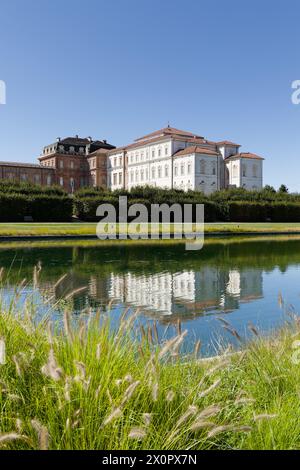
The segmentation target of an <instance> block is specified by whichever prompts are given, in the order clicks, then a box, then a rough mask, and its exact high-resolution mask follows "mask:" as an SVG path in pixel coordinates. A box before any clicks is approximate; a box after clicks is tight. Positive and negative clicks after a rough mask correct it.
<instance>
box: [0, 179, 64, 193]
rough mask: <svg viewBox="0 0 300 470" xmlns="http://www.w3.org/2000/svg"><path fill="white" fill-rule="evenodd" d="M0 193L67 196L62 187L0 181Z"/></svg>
mask: <svg viewBox="0 0 300 470" xmlns="http://www.w3.org/2000/svg"><path fill="white" fill-rule="evenodd" d="M0 193H5V194H27V195H29V196H30V195H37V194H43V195H46V196H65V195H66V194H67V193H66V191H65V190H64V189H63V188H62V187H61V186H41V185H38V184H33V183H27V182H17V181H9V180H0Z"/></svg>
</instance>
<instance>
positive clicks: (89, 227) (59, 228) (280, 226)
mask: <svg viewBox="0 0 300 470" xmlns="http://www.w3.org/2000/svg"><path fill="white" fill-rule="evenodd" d="M205 233H206V234H207V235H217V234H232V235H236V234H247V233H252V234H268V233H269V234H276V233H277V234H285V233H286V234H289V233H300V223H230V222H228V223H207V224H205ZM95 234H96V223H88V222H81V223H0V237H43V236H53V237H63V236H80V237H82V236H83V237H84V236H86V237H94V236H95Z"/></svg>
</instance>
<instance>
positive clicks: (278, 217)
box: [74, 191, 300, 222]
mask: <svg viewBox="0 0 300 470" xmlns="http://www.w3.org/2000/svg"><path fill="white" fill-rule="evenodd" d="M136 194H137V192H133V193H132V194H130V195H129V196H128V206H130V205H131V204H144V205H145V206H146V207H147V208H148V213H149V214H150V211H151V204H159V205H161V204H164V203H165V204H168V205H170V206H171V205H173V204H180V205H181V206H182V210H183V206H184V204H193V206H194V211H193V217H194V220H195V212H196V211H195V207H196V204H204V206H205V222H218V221H219V222H222V221H230V222H266V221H271V222H300V202H290V201H288V200H285V201H265V202H264V201H260V200H258V201H236V200H230V199H229V200H227V201H220V200H216V201H214V200H212V199H208V198H205V197H203V196H202V195H199V194H197V193H182V192H173V193H172V196H173V197H172V198H170V191H165V192H161V191H159V192H156V193H154V192H153V193H152V194H151V197H150V198H149V199H150V200H149V199H144V198H141V197H140V198H138V197H136ZM120 195H128V193H125V194H124V193H122V192H119V191H118V192H113V193H109V192H103V193H102V196H101V195H100V194H99V193H98V194H97V196H96V197H95V196H94V197H93V196H89V197H78V195H76V197H75V199H74V212H75V215H76V216H77V217H78V218H79V219H80V220H83V221H97V220H99V218H97V217H96V211H97V208H98V206H99V205H100V204H112V205H113V206H114V207H115V208H116V212H117V215H118V208H119V196H120ZM201 196H202V197H201Z"/></svg>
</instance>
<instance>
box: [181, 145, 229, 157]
mask: <svg viewBox="0 0 300 470" xmlns="http://www.w3.org/2000/svg"><path fill="white" fill-rule="evenodd" d="M192 153H202V154H205V155H213V156H217V155H220V154H219V153H218V152H214V151H213V150H210V149H208V148H206V147H200V146H199V145H191V146H190V147H186V148H185V149H183V150H178V152H176V153H174V155H173V156H174V157H180V156H181V155H190V154H192Z"/></svg>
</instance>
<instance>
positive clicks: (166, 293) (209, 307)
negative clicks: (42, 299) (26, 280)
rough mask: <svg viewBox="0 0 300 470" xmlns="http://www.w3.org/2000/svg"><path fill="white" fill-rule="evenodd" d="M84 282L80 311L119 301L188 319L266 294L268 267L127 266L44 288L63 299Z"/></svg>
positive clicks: (160, 316)
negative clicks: (153, 269)
mask: <svg viewBox="0 0 300 470" xmlns="http://www.w3.org/2000/svg"><path fill="white" fill-rule="evenodd" d="M83 286H88V289H87V291H85V292H84V293H81V294H79V295H78V296H75V299H74V310H75V311H76V308H77V309H78V311H79V310H80V309H81V308H82V307H85V306H86V307H89V306H90V307H95V308H96V307H99V306H103V305H107V304H108V303H109V302H114V303H117V304H123V305H125V306H131V307H132V308H140V309H142V311H143V313H144V314H147V315H149V316H152V317H157V318H158V319H161V320H163V319H166V320H167V321H172V319H175V318H178V317H179V316H180V317H182V316H184V317H185V319H188V318H194V317H195V316H197V315H203V314H209V313H212V312H218V311H219V312H231V311H234V310H236V309H238V308H239V305H240V303H243V302H251V301H253V300H256V299H259V298H262V297H263V270H262V269H257V268H253V269H251V268H240V269H227V270H226V269H222V268H219V267H212V266H203V267H202V268H201V269H199V270H197V271H195V270H184V271H181V272H175V273H171V272H160V273H155V274H149V273H136V272H134V271H128V272H124V273H115V272H111V273H107V274H106V275H104V276H101V275H99V274H98V273H97V274H96V275H94V274H93V275H90V276H82V275H78V274H76V273H73V272H72V271H71V272H69V274H68V275H67V277H66V278H65V279H64V281H63V282H62V283H60V285H59V286H58V287H55V284H51V283H49V282H48V283H47V282H46V283H44V284H43V286H42V291H43V292H44V293H45V292H47V295H49V293H50V294H51V295H53V296H54V297H55V298H56V299H58V298H61V297H63V296H64V295H66V293H68V292H71V291H72V290H76V289H78V288H80V287H83Z"/></svg>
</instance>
